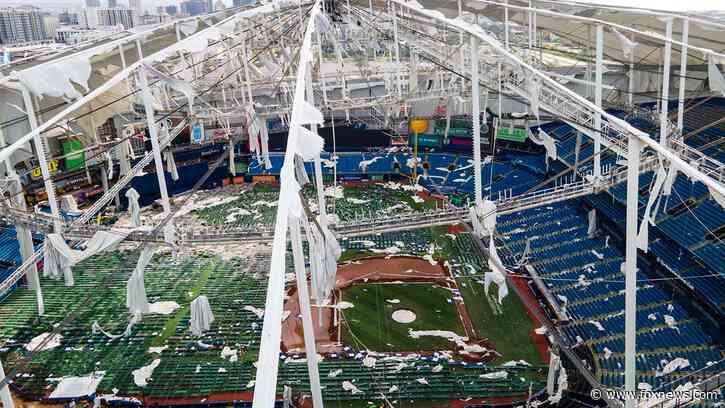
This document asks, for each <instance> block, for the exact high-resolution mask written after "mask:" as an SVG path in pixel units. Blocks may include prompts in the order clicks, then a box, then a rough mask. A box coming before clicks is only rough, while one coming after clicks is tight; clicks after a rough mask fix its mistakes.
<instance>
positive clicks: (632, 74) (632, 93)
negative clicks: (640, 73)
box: [627, 38, 634, 106]
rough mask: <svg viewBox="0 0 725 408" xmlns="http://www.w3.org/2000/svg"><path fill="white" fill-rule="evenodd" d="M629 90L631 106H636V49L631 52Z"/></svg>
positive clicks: (628, 96)
mask: <svg viewBox="0 0 725 408" xmlns="http://www.w3.org/2000/svg"><path fill="white" fill-rule="evenodd" d="M630 40H632V38H630ZM627 90H628V91H629V95H627V98H628V102H629V106H634V50H633V51H632V52H630V53H629V84H628V85H627Z"/></svg>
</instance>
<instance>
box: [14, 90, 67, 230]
mask: <svg viewBox="0 0 725 408" xmlns="http://www.w3.org/2000/svg"><path fill="white" fill-rule="evenodd" d="M20 88H21V91H22V93H23V103H24V104H25V112H26V113H27V114H28V122H30V130H35V129H37V128H38V118H37V116H35V106H34V105H33V99H32V97H31V96H30V91H29V90H28V88H27V87H26V86H25V85H20ZM33 144H34V145H35V151H36V154H37V155H38V164H39V165H40V172H41V174H42V175H43V184H44V185H45V192H46V194H47V195H48V205H49V206H50V213H51V214H52V215H53V218H54V221H53V226H54V231H55V232H56V233H60V232H61V225H60V211H59V209H58V200H57V199H56V197H55V186H54V185H53V179H52V178H51V176H50V170H49V169H48V159H47V157H46V151H45V143H43V139H42V138H41V137H40V134H35V135H34V136H33Z"/></svg>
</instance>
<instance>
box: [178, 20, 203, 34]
mask: <svg viewBox="0 0 725 408" xmlns="http://www.w3.org/2000/svg"><path fill="white" fill-rule="evenodd" d="M198 28H199V20H197V19H193V20H183V21H180V22H179V31H181V32H182V33H183V34H184V35H185V36H187V37H188V36H190V35H192V34H194V33H195V32H196V30H197V29H198Z"/></svg>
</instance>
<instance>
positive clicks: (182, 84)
mask: <svg viewBox="0 0 725 408" xmlns="http://www.w3.org/2000/svg"><path fill="white" fill-rule="evenodd" d="M144 66H145V67H146V69H148V70H149V72H151V73H153V74H154V75H156V76H157V77H158V79H159V81H161V83H163V84H164V85H165V86H168V87H169V88H171V89H173V90H175V91H177V92H180V93H182V94H184V96H185V97H186V99H187V102H188V104H189V111H190V112H191V111H192V110H193V105H194V97H195V96H196V95H197V93H196V90H195V89H194V88H193V87H192V86H191V84H190V83H189V82H186V81H183V80H181V79H176V78H174V77H171V76H169V75H166V74H164V73H163V72H161V71H159V70H157V69H156V68H154V67H152V66H151V65H148V64H144Z"/></svg>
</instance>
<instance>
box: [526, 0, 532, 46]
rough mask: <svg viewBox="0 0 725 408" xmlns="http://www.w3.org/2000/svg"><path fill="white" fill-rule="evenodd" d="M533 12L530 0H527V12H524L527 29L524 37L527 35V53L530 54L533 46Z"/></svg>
mask: <svg viewBox="0 0 725 408" xmlns="http://www.w3.org/2000/svg"><path fill="white" fill-rule="evenodd" d="M533 14H534V13H533V12H532V11H531V0H529V12H528V13H526V15H527V17H528V22H529V24H528V26H527V31H526V34H527V35H526V37H528V40H529V54H531V48H533V45H534V30H533V27H534V16H533Z"/></svg>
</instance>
